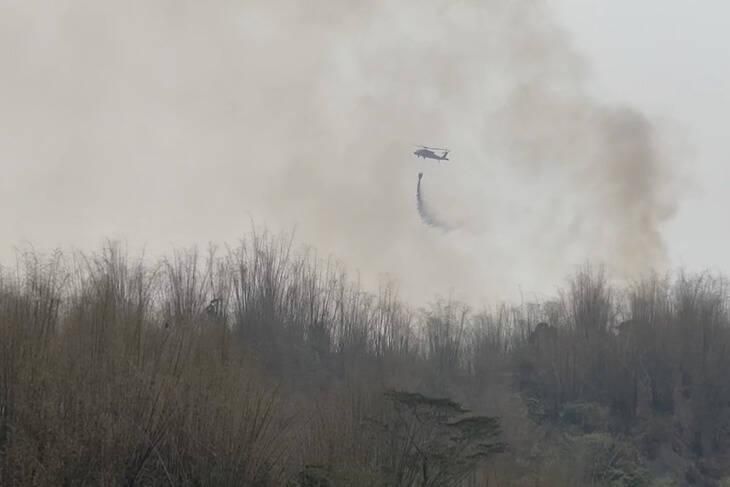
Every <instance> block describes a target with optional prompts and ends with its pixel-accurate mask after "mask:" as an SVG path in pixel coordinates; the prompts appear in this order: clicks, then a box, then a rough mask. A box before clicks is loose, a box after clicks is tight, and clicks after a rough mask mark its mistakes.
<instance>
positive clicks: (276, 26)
mask: <svg viewBox="0 0 730 487" xmlns="http://www.w3.org/2000/svg"><path fill="white" fill-rule="evenodd" d="M0 14H1V15H0V40H1V41H2V42H1V43H0V59H1V60H2V68H3V76H2V77H1V78H0V105H1V106H2V107H3V109H2V110H1V111H0V160H1V161H2V162H1V163H0V164H2V167H3V176H4V177H3V179H2V181H3V182H2V183H0V184H2V186H0V189H1V190H2V192H1V195H0V217H1V218H2V220H3V222H5V225H4V227H5V228H4V230H5V233H4V235H5V242H4V245H7V246H8V248H9V246H10V245H11V244H16V243H20V242H22V241H23V240H28V241H30V242H33V243H34V244H37V245H43V246H54V245H63V246H66V245H74V246H82V247H96V246H97V244H98V243H99V242H100V241H101V240H102V239H103V238H105V237H121V238H125V239H126V240H128V241H129V242H130V243H134V244H140V245H141V244H146V245H147V246H148V247H149V248H150V250H152V251H158V252H161V251H165V250H169V249H170V248H171V246H174V245H184V244H190V243H194V242H198V243H203V244H204V243H206V242H208V241H215V242H232V241H235V240H236V239H238V238H239V237H241V236H242V235H244V234H245V233H246V232H247V230H248V228H249V221H250V219H251V218H252V219H253V220H255V221H256V222H257V223H263V224H265V225H267V226H268V227H270V228H272V229H283V230H288V229H290V228H291V227H292V226H294V225H296V228H297V241H298V242H303V243H307V244H311V245H314V246H316V247H318V249H319V250H320V252H321V253H333V254H334V255H335V256H337V257H339V258H340V259H341V260H342V261H344V262H345V263H346V264H348V266H349V267H350V268H351V269H353V270H359V272H360V273H361V274H362V276H363V278H364V279H365V281H366V283H370V284H372V283H374V282H375V280H376V278H378V276H380V275H381V274H382V273H388V274H390V275H392V276H394V277H396V278H397V279H398V281H399V282H400V284H401V286H402V289H403V292H404V294H405V295H406V297H408V298H412V299H430V298H431V297H432V296H433V294H434V293H442V294H444V293H448V292H450V291H451V290H453V291H454V292H455V294H456V295H457V296H460V297H463V298H464V299H474V300H477V299H481V298H483V297H494V298H499V297H502V296H503V295H504V294H505V293H512V292H513V291H515V290H516V289H517V286H518V285H521V286H523V288H524V289H539V290H545V289H549V290H551V289H552V286H553V285H554V284H555V283H556V282H557V281H558V280H560V279H562V278H563V277H564V276H565V275H566V274H567V273H569V272H571V271H572V266H573V265H575V264H579V263H582V261H584V260H586V259H590V260H592V261H603V262H606V263H607V264H608V265H609V266H610V268H612V269H614V271H615V272H616V273H618V274H619V275H630V274H631V273H633V272H639V271H641V270H645V269H646V268H648V267H651V266H660V265H664V264H665V249H664V245H663V242H662V238H661V227H662V224H663V223H665V222H666V221H667V220H668V219H669V218H670V217H671V216H672V215H673V212H674V209H675V200H676V195H675V193H674V190H673V184H674V181H673V179H672V177H671V176H672V174H673V173H672V170H671V169H672V168H671V164H670V163H669V162H668V160H667V159H666V158H665V157H663V155H662V154H663V152H662V150H661V148H658V147H657V141H656V138H655V130H654V128H653V125H652V123H651V122H650V121H649V120H648V119H647V117H645V116H643V115H642V114H641V113H638V112H637V111H636V110H632V109H631V108H626V107H608V106H604V105H601V104H599V103H597V102H596V101H594V100H593V99H592V98H591V97H590V96H588V95H587V92H586V86H587V83H588V81H587V79H586V76H585V73H586V66H585V63H584V61H583V60H582V59H581V58H580V57H579V55H578V54H577V53H576V51H575V50H574V48H573V47H572V46H571V44H570V41H569V39H568V38H567V36H566V35H565V34H564V32H563V31H562V30H561V29H560V28H559V26H558V25H556V23H555V21H554V20H553V18H552V17H551V12H550V10H549V8H547V5H546V3H545V2H544V1H540V0H510V1H505V0H501V1H497V0H487V1H482V2H472V1H452V0H450V1H446V0H432V1H431V0H429V1H425V2H424V1H416V0H402V1H398V2H392V1H386V0H374V1H368V2H364V1H358V0H345V1H340V2H333V1H324V0H311V1H308V2H292V1H281V0H247V1H241V0H235V1H234V0H211V1H209V2H192V1H185V0H145V1H141V0H133V1H129V2H98V1H91V0H75V1H70V0H69V1H64V0H22V1H20V0H15V1H13V0H7V1H5V2H2V7H0ZM415 144H425V145H438V146H446V147H448V148H450V149H451V150H452V151H453V152H452V153H451V154H450V159H451V161H450V162H449V163H448V164H443V165H438V166H435V165H433V164H430V165H428V166H426V165H427V164H428V162H423V163H419V162H416V161H415V160H414V157H413V155H412V152H413V149H414V145H415ZM429 162H433V161H429ZM419 171H425V172H426V175H427V177H428V178H429V190H430V198H432V203H433V204H434V205H438V209H439V212H440V214H441V213H442V212H443V214H444V215H449V218H452V219H455V220H458V221H459V222H460V224H459V226H460V227H464V229H465V230H464V231H456V232H451V233H449V234H446V235H444V234H443V232H438V231H434V230H433V229H431V228H429V227H427V226H425V225H423V224H422V222H421V221H420V219H419V215H418V212H417V211H416V209H415V208H414V204H413V199H412V198H413V186H412V184H413V180H414V177H415V176H416V174H417V173H418V172H419ZM431 188H433V191H431ZM6 255H7V253H6Z"/></svg>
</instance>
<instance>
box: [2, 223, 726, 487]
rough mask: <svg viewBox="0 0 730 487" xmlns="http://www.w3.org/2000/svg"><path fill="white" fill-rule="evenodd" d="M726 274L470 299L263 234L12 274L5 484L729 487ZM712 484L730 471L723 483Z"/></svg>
mask: <svg viewBox="0 0 730 487" xmlns="http://www.w3.org/2000/svg"><path fill="white" fill-rule="evenodd" d="M727 298H728V294H727V288H726V284H725V281H724V280H722V279H720V278H716V277H712V276H708V275H700V276H692V277H688V276H684V275H679V276H678V277H675V278H672V279H670V278H659V277H652V278H649V279H645V280H643V281H641V282H638V283H636V284H635V285H633V286H629V287H627V288H626V289H624V290H621V291H620V290H617V289H614V288H611V287H610V286H609V285H608V284H607V280H606V278H605V276H604V275H603V274H602V273H601V272H600V271H596V270H592V269H590V268H585V269H583V270H581V271H580V272H578V273H577V274H576V275H575V276H574V277H573V278H572V279H571V280H570V281H569V285H568V286H567V288H566V289H564V290H562V291H560V292H559V293H558V294H557V296H556V298H555V299H553V300H551V301H548V302H545V303H536V304H523V305H520V306H516V307H511V306H507V305H503V306H499V307H497V308H496V309H493V310H482V311H474V310H471V309H469V308H468V307H466V306H464V305H462V304H460V303H455V302H450V301H437V302H435V303H434V304H433V305H431V306H429V307H427V308H426V309H413V308H411V307H409V306H407V305H406V304H405V303H403V302H401V301H400V299H399V298H398V295H397V292H396V290H395V289H394V288H392V287H388V286H384V287H383V288H382V289H380V290H379V291H378V292H376V293H368V292H365V291H364V290H363V289H361V288H360V286H359V285H358V284H357V282H356V280H353V279H350V278H348V275H347V274H346V272H345V270H344V269H343V268H342V266H340V265H338V264H336V263H335V262H333V261H331V260H324V259H321V258H319V257H318V256H317V255H316V253H314V252H313V251H310V250H307V249H301V250H300V249H295V248H293V247H292V245H291V240H290V239H288V238H283V237H275V236H270V235H267V234H264V235H256V234H254V235H253V236H252V237H251V238H249V239H248V240H246V241H245V242H242V243H241V245H240V246H238V247H237V248H234V249H226V250H225V251H222V252H218V251H214V250H210V251H208V252H207V253H205V254H200V253H198V252H197V251H194V250H190V251H184V252H176V253H174V254H173V255H172V256H171V257H169V258H166V259H161V260H159V261H156V262H154V263H149V262H145V261H144V260H142V258H132V257H130V256H129V255H128V254H127V253H126V252H125V251H124V250H123V248H122V247H121V246H120V245H117V244H110V245H108V246H107V247H106V248H104V249H102V250H101V251H100V252H99V253H96V254H93V255H85V254H82V253H75V254H73V255H68V256H66V255H63V254H61V253H56V254H53V255H50V256H40V255H39V254H37V253H35V252H28V253H24V254H20V255H19V260H18V263H17V265H15V266H14V267H10V268H8V267H4V268H3V269H2V272H1V273H0V484H2V485H7V486H14V485H223V486H225V485H231V486H233V485H261V486H266V485H282V486H286V485H289V486H301V487H303V486H315V485H316V486H330V485H331V486H340V485H348V486H349V485H352V486H358V485H362V486H366V485H367V486H373V485H382V486H386V485H389V486H390V485H393V486H416V485H419V486H420V485H433V486H436V485H444V486H446V485H489V486H493V485H530V486H532V485H542V486H550V485H556V486H557V485H560V486H571V485H575V486H583V485H627V486H628V485H634V486H639V485H659V484H657V482H659V481H660V479H663V480H661V481H662V482H667V483H664V484H661V485H673V484H671V483H669V482H675V484H676V485H686V484H687V483H688V482H689V483H696V484H697V485H702V483H703V482H704V483H705V484H707V485H719V483H718V482H720V481H721V479H722V478H723V476H724V475H727V474H728V473H730V472H728V470H730V469H728V468H726V467H728V466H730V465H729V464H728V462H727V461H726V457H725V455H727V454H728V452H730V448H729V447H730V444H729V440H730V436H728V432H730V415H728V413H729V412H730V380H728V378H727V370H730V369H728V365H730V355H729V354H728V353H727V352H728V347H729V346H730V335H729V333H728V331H729V330H730V326H729V320H728V309H727V303H728V301H727ZM712 482H715V484H712Z"/></svg>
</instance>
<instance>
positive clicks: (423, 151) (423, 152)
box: [414, 145, 449, 161]
mask: <svg viewBox="0 0 730 487" xmlns="http://www.w3.org/2000/svg"><path fill="white" fill-rule="evenodd" d="M417 147H420V149H418V150H417V151H415V152H414V154H415V155H416V157H422V158H424V159H436V160H437V161H448V160H449V158H448V157H446V156H447V155H448V153H449V149H437V148H435V147H426V146H425V145H419V146H417ZM434 151H441V152H443V154H441V155H440V156H439V155H437V154H436V153H435V152H434Z"/></svg>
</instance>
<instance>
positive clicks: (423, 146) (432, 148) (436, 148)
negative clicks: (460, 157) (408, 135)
mask: <svg viewBox="0 0 730 487" xmlns="http://www.w3.org/2000/svg"><path fill="white" fill-rule="evenodd" d="M416 147H422V148H424V149H431V150H441V151H447V150H449V149H439V148H438V147H428V146H425V145H417V146H416Z"/></svg>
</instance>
